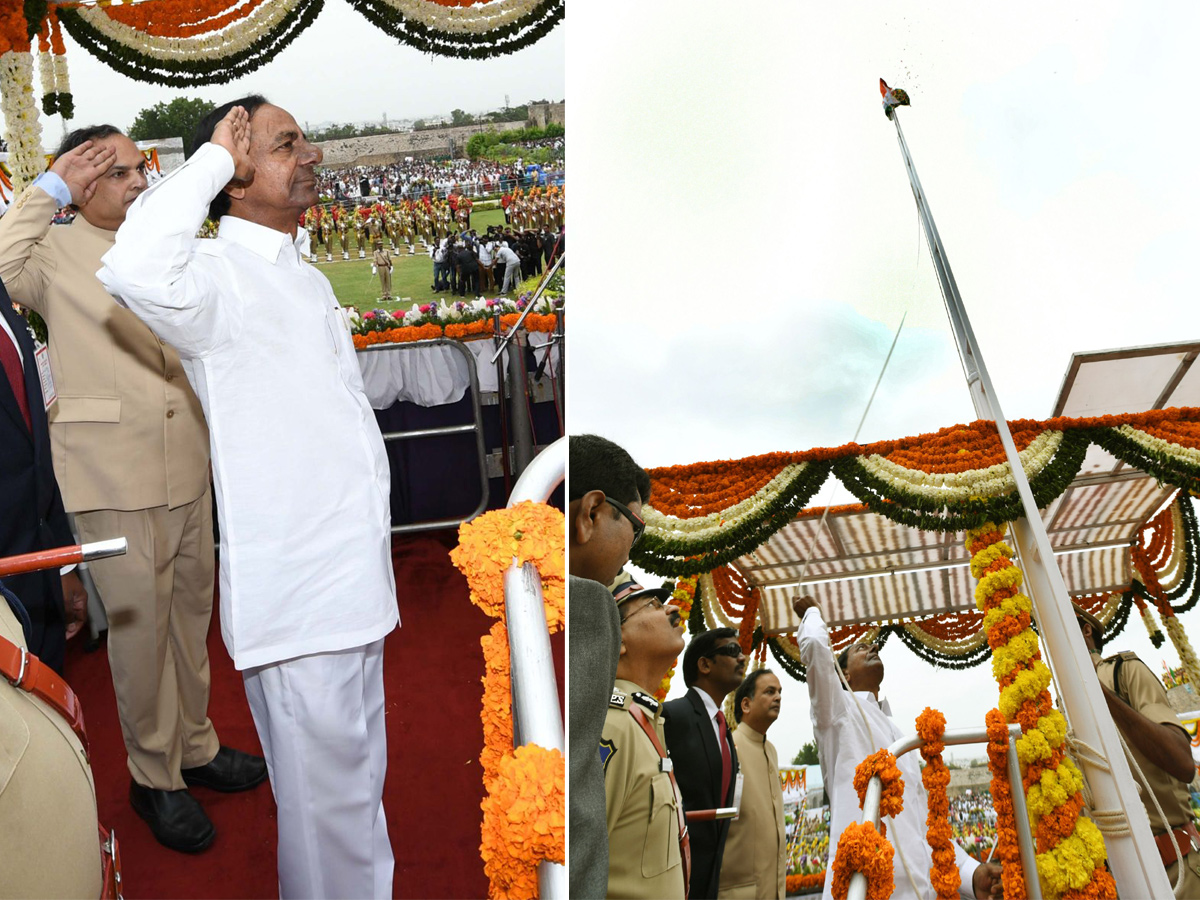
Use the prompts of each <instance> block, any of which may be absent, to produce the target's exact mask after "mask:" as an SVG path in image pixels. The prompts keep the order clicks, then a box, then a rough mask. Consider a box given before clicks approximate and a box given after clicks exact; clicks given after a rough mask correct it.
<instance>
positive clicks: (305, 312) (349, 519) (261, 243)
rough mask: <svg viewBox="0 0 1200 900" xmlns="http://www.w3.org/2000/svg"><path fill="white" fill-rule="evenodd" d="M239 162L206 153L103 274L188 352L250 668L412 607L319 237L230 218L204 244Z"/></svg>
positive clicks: (332, 643) (374, 432) (226, 573)
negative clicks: (396, 571) (315, 242)
mask: <svg viewBox="0 0 1200 900" xmlns="http://www.w3.org/2000/svg"><path fill="white" fill-rule="evenodd" d="M233 168H234V167H233V159H232V157H231V156H230V154H229V153H228V152H227V151H226V150H224V149H223V148H221V147H218V146H217V145H215V144H206V145H205V146H204V147H202V148H200V150H198V151H197V152H196V154H195V155H194V156H193V157H192V158H191V159H190V160H189V161H188V162H187V163H185V164H184V165H183V166H181V167H180V168H179V169H176V170H175V171H174V172H172V173H171V174H170V175H169V176H167V177H166V178H164V179H162V180H161V181H159V182H158V183H157V184H155V185H154V186H153V187H151V188H150V189H149V190H147V191H146V192H145V193H143V194H142V195H141V196H140V197H139V198H138V199H137V201H136V202H135V203H134V205H133V206H132V207H131V208H130V210H129V214H128V216H127V217H126V219H125V223H124V224H123V225H122V226H121V228H120V230H119V231H118V232H117V240H116V243H115V244H114V245H113V248H112V249H111V250H110V251H109V252H108V253H106V254H105V255H104V257H103V259H102V262H103V268H101V270H100V271H99V272H98V273H97V277H98V278H99V279H100V281H101V283H102V284H103V285H104V286H105V288H107V289H108V291H109V293H111V294H113V295H114V296H115V297H117V298H118V300H119V301H120V302H122V303H124V304H125V305H126V306H128V307H129V309H131V310H133V312H134V313H136V314H137V315H138V317H139V318H141V319H142V320H143V321H144V322H145V323H146V324H147V325H149V326H150V328H151V329H152V330H153V331H154V332H155V333H156V334H157V335H158V336H159V337H160V338H161V339H163V340H165V341H166V342H167V343H170V344H172V345H174V346H175V347H176V348H177V349H178V350H179V354H180V357H181V358H182V360H183V367H184V371H185V372H186V373H187V377H188V380H189V381H190V382H191V383H192V387H193V388H194V389H195V392H196V396H197V397H199V398H200V403H201V405H202V406H203V408H204V415H205V418H206V419H207V420H208V428H209V434H210V439H211V444H212V464H213V480H214V484H215V487H216V497H217V508H218V511H219V514H220V523H221V568H220V586H221V632H222V635H223V636H224V638H225V645H226V647H227V648H228V649H229V654H230V656H232V657H233V660H234V664H235V665H236V666H237V668H239V669H245V668H249V667H253V666H263V665H267V664H270V663H273V662H278V661H280V660H284V659H290V658H292V657H296V656H302V655H306V654H311V653H321V652H327V651H336V650H343V649H346V648H349V647H359V646H363V645H366V644H370V643H371V642H373V641H375V640H378V639H380V638H382V637H383V636H384V635H386V634H387V633H388V632H390V631H391V630H392V629H393V628H395V627H396V625H397V623H398V622H399V613H398V610H397V605H396V592H395V581H394V576H393V574H392V561H391V540H390V538H391V534H390V528H391V514H390V475H389V470H388V464H387V457H386V455H385V453H384V447H383V440H382V438H381V437H380V433H379V427H378V425H377V424H376V422H375V416H374V414H373V413H372V411H371V407H370V404H369V403H368V402H367V399H366V397H365V396H364V394H363V384H362V376H361V373H360V371H359V367H358V362H357V360H356V359H355V354H354V345H353V342H352V341H351V338H350V334H349V332H348V331H347V326H346V324H345V322H344V320H343V319H342V317H341V315H340V313H339V312H338V303H337V300H336V299H335V298H334V295H333V291H332V289H331V288H330V286H329V281H328V280H327V279H326V278H325V276H324V275H322V274H320V273H319V272H318V271H317V270H316V269H314V268H313V267H312V266H310V265H308V264H307V263H305V262H303V261H302V259H301V255H300V254H301V251H300V249H299V245H300V244H301V243H303V242H305V241H306V240H307V234H306V232H304V230H303V229H300V230H299V237H298V238H297V239H296V240H294V241H293V240H292V239H289V237H288V236H286V235H284V234H282V233H280V232H278V231H274V230H272V229H269V228H265V227H263V226H261V225H257V224H254V223H252V222H249V221H246V220H244V219H238V218H233V217H230V216H225V217H224V218H222V220H221V228H220V237H218V238H217V239H215V240H198V239H197V238H196V237H195V235H196V231H197V229H199V227H200V224H201V223H202V222H203V220H204V217H205V215H206V213H207V210H208V204H209V201H210V200H211V199H212V198H213V197H215V196H216V195H217V193H218V192H219V191H220V190H221V188H222V187H224V185H225V184H227V183H228V182H229V180H230V179H231V178H232V177H233ZM168 415H170V412H168Z"/></svg>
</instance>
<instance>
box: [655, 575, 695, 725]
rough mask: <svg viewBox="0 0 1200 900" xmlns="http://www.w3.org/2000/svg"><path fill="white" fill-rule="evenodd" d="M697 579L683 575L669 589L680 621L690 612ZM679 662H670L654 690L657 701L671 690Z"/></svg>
mask: <svg viewBox="0 0 1200 900" xmlns="http://www.w3.org/2000/svg"><path fill="white" fill-rule="evenodd" d="M698 580H699V579H697V577H696V576H695V575H689V576H685V577H684V578H680V579H679V580H678V581H677V582H675V589H674V590H673V591H671V599H670V601H669V602H671V603H672V604H674V605H675V606H677V607H679V619H680V621H682V622H687V621H688V619H689V617H690V616H691V614H692V603H693V602H695V599H696V582H697V581H698ZM678 664H679V660H678V659H676V660H675V662H673V663H671V668H670V669H669V670H668V671H667V674H666V675H664V676H663V680H662V682H661V683H660V684H659V686H658V690H657V691H655V692H654V696H655V698H656V699H657V700H658V702H659V703H662V702H663V701H664V700H666V699H667V692H668V691H670V690H671V679H672V678H673V677H674V676H675V667H676V666H677V665H678Z"/></svg>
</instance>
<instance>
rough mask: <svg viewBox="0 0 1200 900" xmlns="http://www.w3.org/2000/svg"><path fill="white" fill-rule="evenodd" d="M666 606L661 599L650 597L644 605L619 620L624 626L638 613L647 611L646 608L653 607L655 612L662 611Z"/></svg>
mask: <svg viewBox="0 0 1200 900" xmlns="http://www.w3.org/2000/svg"><path fill="white" fill-rule="evenodd" d="M666 605H667V604H666V603H664V602H663V600H662V598H661V597H651V598H650V599H649V600H647V601H646V602H645V603H643V604H642V605H641V606H639V607H638V608H637V609H635V610H634V611H633V612H631V613H630V614H629V615H627V616H625V618H623V619H621V624H622V625H624V624H625V623H626V622H628V621H629V620H630V619H632V618H633V617H634V616H636V615H637V614H638V613H640V612H641V611H642V610H643V609H647V608H648V607H651V606H652V607H654V609H655V611H657V610H660V609H662V608H663V607H664V606H666Z"/></svg>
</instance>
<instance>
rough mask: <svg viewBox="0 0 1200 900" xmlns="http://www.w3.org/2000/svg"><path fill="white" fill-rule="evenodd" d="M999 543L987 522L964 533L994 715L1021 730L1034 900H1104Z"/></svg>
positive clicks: (1092, 834) (1076, 781)
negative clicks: (1078, 896)
mask: <svg viewBox="0 0 1200 900" xmlns="http://www.w3.org/2000/svg"><path fill="white" fill-rule="evenodd" d="M1003 538H1004V535H1003V533H1002V532H1001V530H1000V528H999V527H997V526H996V525H995V524H993V523H991V522H987V523H985V524H984V525H982V526H980V527H979V528H973V529H969V530H968V531H967V537H966V546H967V549H968V550H969V551H970V553H971V574H972V575H974V576H975V577H976V578H977V579H979V584H978V586H977V587H976V589H975V600H976V603H977V605H978V606H979V608H980V609H982V610H983V611H984V627H985V628H987V632H988V644H989V645H990V646H991V648H992V672H993V674H994V675H995V677H996V681H997V683H998V684H999V685H1000V704H999V709H1000V713H1001V714H1002V715H1003V716H1004V719H1005V720H1006V721H1009V722H1017V723H1019V724H1020V726H1021V731H1022V735H1021V737H1020V738H1019V739H1018V740H1017V743H1016V747H1017V758H1018V759H1019V760H1020V763H1021V774H1022V782H1023V788H1024V790H1025V800H1026V806H1027V808H1028V811H1029V823H1030V825H1031V826H1032V827H1033V829H1034V832H1035V835H1036V843H1037V847H1036V850H1037V869H1038V876H1039V879H1040V881H1041V887H1042V894H1043V896H1045V897H1047V898H1058V897H1062V896H1063V895H1065V894H1066V893H1067V892H1068V891H1080V890H1087V891H1090V892H1097V893H1096V895H1097V896H1110V895H1108V894H1102V893H1099V892H1100V891H1102V890H1103V887H1104V884H1105V881H1104V879H1103V878H1100V879H1098V880H1097V879H1096V878H1095V876H1096V873H1099V872H1103V871H1104V860H1105V858H1106V856H1107V852H1106V851H1105V848H1104V838H1103V836H1102V835H1101V834H1100V830H1099V829H1098V828H1097V827H1096V825H1095V824H1094V823H1093V822H1092V821H1091V820H1090V819H1086V818H1084V817H1082V816H1080V815H1079V811H1080V809H1081V808H1082V802H1081V801H1080V800H1079V799H1078V798H1079V796H1080V792H1081V791H1082V789H1083V776H1082V775H1081V774H1080V772H1079V770H1078V769H1077V768H1076V767H1075V764H1074V763H1073V762H1072V761H1071V760H1070V759H1069V758H1068V757H1067V756H1066V754H1065V746H1064V745H1065V741H1066V734H1067V724H1066V719H1064V718H1063V716H1062V714H1061V713H1060V712H1058V711H1057V710H1055V709H1054V708H1053V705H1052V703H1051V699H1050V691H1049V690H1048V688H1049V685H1050V670H1049V669H1048V668H1047V667H1046V664H1045V663H1044V662H1042V654H1041V651H1040V649H1039V647H1038V639H1037V634H1036V633H1035V632H1034V631H1033V629H1032V628H1031V627H1030V625H1029V614H1030V612H1031V610H1032V608H1033V604H1032V602H1031V601H1030V599H1029V598H1028V597H1026V596H1025V595H1024V594H1022V593H1021V592H1020V588H1021V582H1022V580H1023V577H1024V576H1023V574H1022V572H1021V570H1020V569H1019V568H1017V566H1015V565H1014V564H1013V562H1012V555H1013V551H1012V548H1011V547H1009V546H1008V544H1006V543H1005V542H1004V539H1003ZM994 772H995V768H993V773H994ZM1008 868H1009V866H1007V865H1006V866H1005V880H1006V882H1007V880H1008V873H1007V870H1008ZM1006 886H1007V885H1006ZM1114 896H1115V895H1114Z"/></svg>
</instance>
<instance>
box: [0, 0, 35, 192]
mask: <svg viewBox="0 0 1200 900" xmlns="http://www.w3.org/2000/svg"><path fill="white" fill-rule="evenodd" d="M43 5H44V4H43ZM40 24H41V19H40V18H39V19H38V20H37V21H35V22H33V23H32V26H31V25H30V23H29V21H27V20H26V18H25V5H24V4H21V3H8V4H5V8H4V9H3V10H0V108H3V110H4V140H5V142H6V143H7V144H8V154H9V156H8V164H9V169H10V171H11V172H12V186H13V192H14V194H19V193H21V191H23V190H25V188H27V187H29V185H31V184H32V183H33V180H34V179H35V178H37V177H38V175H40V174H41V173H42V171H43V170H44V169H45V166H46V161H45V157H44V155H43V153H42V124H41V121H40V119H39V118H38V108H37V104H36V103H35V102H34V93H33V53H32V49H31V48H32V37H33V35H35V34H37V31H38V27H39V25H40Z"/></svg>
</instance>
